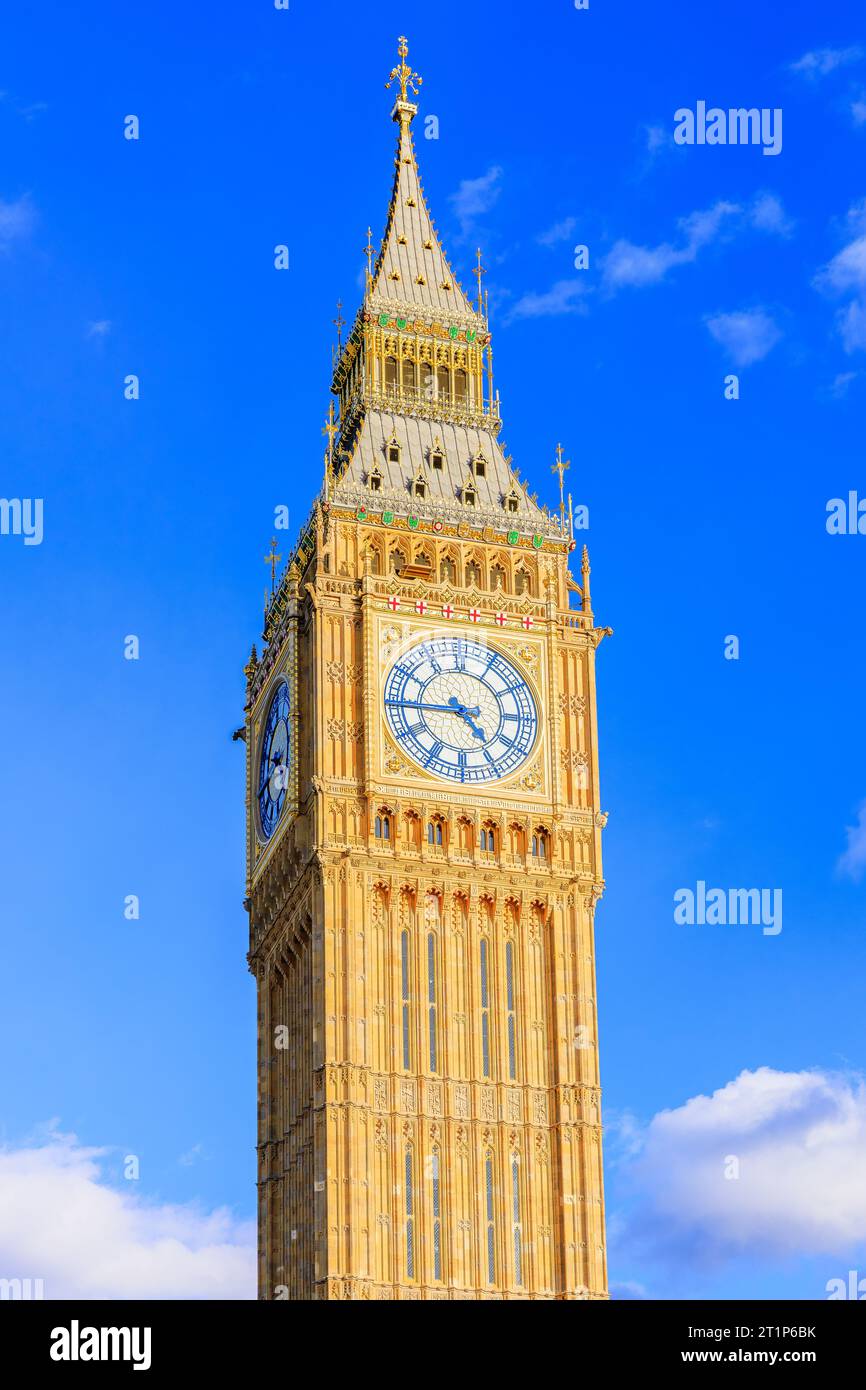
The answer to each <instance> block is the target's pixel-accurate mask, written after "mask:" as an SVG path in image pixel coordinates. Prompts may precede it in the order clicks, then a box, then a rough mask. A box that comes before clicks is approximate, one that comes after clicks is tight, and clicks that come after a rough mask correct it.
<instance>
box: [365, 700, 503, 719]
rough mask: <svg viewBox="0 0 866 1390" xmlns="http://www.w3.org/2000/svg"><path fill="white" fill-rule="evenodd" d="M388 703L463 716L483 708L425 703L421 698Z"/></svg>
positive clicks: (388, 703) (406, 707)
mask: <svg viewBox="0 0 866 1390" xmlns="http://www.w3.org/2000/svg"><path fill="white" fill-rule="evenodd" d="M385 704H386V705H398V706H399V707H400V708H401V709H432V710H437V711H441V713H443V714H458V715H460V716H461V717H462V716H464V715H467V714H480V713H481V710H480V709H479V708H478V706H477V705H475V706H473V707H472V708H470V707H469V706H468V705H456V704H455V705H425V704H422V703H421V702H420V700H386V701H385Z"/></svg>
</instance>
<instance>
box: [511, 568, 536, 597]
mask: <svg viewBox="0 0 866 1390" xmlns="http://www.w3.org/2000/svg"><path fill="white" fill-rule="evenodd" d="M514 592H515V593H516V594H529V595H530V597H531V596H532V576H531V575H530V573H529V571H528V570H525V569H524V568H523V566H522V565H521V567H520V569H519V570H518V571H517V573H516V575H515V576H514Z"/></svg>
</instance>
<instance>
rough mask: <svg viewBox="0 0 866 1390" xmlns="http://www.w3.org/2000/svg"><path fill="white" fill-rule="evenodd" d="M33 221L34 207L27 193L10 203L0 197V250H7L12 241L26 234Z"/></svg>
mask: <svg viewBox="0 0 866 1390" xmlns="http://www.w3.org/2000/svg"><path fill="white" fill-rule="evenodd" d="M35 222H36V209H35V208H34V206H33V203H32V201H31V198H30V195H29V193H24V194H22V196H21V197H20V198H18V199H16V200H15V201H14V202H11V203H7V202H4V201H3V199H2V198H0V251H5V250H7V249H8V248H9V247H10V246H11V245H12V243H13V242H14V241H20V240H21V239H22V238H23V237H26V236H28V235H29V233H30V232H31V231H32V229H33V226H34V224H35Z"/></svg>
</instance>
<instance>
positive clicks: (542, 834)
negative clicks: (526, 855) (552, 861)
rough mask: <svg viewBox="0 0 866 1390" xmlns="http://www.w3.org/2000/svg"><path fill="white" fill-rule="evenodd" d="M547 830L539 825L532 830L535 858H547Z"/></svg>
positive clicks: (533, 854) (533, 855)
mask: <svg viewBox="0 0 866 1390" xmlns="http://www.w3.org/2000/svg"><path fill="white" fill-rule="evenodd" d="M547 845H548V839H547V831H546V830H545V829H544V826H542V825H539V826H537V827H536V829H535V830H534V831H533V832H532V857H533V859H546V858H547Z"/></svg>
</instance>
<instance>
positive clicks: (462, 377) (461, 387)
mask: <svg viewBox="0 0 866 1390" xmlns="http://www.w3.org/2000/svg"><path fill="white" fill-rule="evenodd" d="M466 395H467V392H466V373H465V372H464V370H463V368H462V367H460V368H459V369H458V370H457V371H456V372H455V373H454V396H455V399H456V401H457V404H458V405H463V404H464V402H465V401H466Z"/></svg>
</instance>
